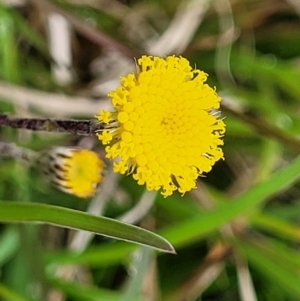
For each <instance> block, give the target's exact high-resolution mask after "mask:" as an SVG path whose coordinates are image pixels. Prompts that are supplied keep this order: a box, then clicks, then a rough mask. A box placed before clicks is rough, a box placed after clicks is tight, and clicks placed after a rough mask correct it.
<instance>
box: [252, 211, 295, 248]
mask: <svg viewBox="0 0 300 301" xmlns="http://www.w3.org/2000/svg"><path fill="white" fill-rule="evenodd" d="M251 222H252V223H253V224H254V225H255V226H256V227H259V228H261V229H263V230H266V231H268V232H271V233H274V234H275V235H278V236H281V237H282V238H284V239H292V240H294V241H298V242H299V241H300V228H299V227H297V226H295V225H293V224H290V223H288V222H286V221H284V220H282V219H279V218H278V217H275V216H271V215H266V214H258V215H254V216H253V217H252V218H251Z"/></svg>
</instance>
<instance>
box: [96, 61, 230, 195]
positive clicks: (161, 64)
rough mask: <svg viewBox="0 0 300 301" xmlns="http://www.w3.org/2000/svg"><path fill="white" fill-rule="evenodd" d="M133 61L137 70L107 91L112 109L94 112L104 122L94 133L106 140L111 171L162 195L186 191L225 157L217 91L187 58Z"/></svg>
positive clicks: (193, 186)
mask: <svg viewBox="0 0 300 301" xmlns="http://www.w3.org/2000/svg"><path fill="white" fill-rule="evenodd" d="M137 67H138V74H137V75H134V74H129V75H127V76H125V77H122V78H121V85H120V86H119V87H118V88H117V89H116V90H115V91H113V92H110V93H109V97H110V98H111V99H112V104H113V106H114V108H115V111H114V112H105V111H101V112H100V115H98V116H96V117H97V118H98V120H99V121H101V122H103V123H105V124H106V128H105V129H104V130H103V131H102V132H101V133H99V134H98V138H99V139H100V140H101V141H102V143H103V144H108V146H106V148H105V151H106V157H107V158H111V159H114V160H115V163H114V171H116V172H119V173H121V174H125V173H133V178H134V179H136V180H137V182H138V184H140V185H143V184H146V187H147V189H148V190H159V189H161V193H162V194H163V195H164V196H165V197H166V196H169V195H171V194H172V193H173V191H175V190H178V191H179V192H180V193H182V194H184V193H185V192H187V191H190V190H191V189H193V188H196V180H197V178H198V176H200V175H202V174H203V173H206V172H209V171H210V170H211V168H212V166H213V165H214V164H215V162H216V161H218V160H219V159H221V158H223V152H222V149H221V148H220V145H223V141H222V137H223V135H224V133H225V124H224V122H223V120H221V119H219V118H218V115H219V114H218V111H217V109H219V107H220V101H221V100H220V97H219V96H218V95H217V93H216V91H215V89H212V88H211V87H209V86H208V85H207V84H206V83H205V81H206V79H207V75H206V74H205V73H204V72H202V71H200V70H198V69H194V70H193V69H192V67H191V66H190V64H189V62H188V60H186V59H185V58H182V57H176V56H168V57H166V58H159V57H152V56H142V58H140V59H139V60H138V62H137ZM108 119H109V120H108Z"/></svg>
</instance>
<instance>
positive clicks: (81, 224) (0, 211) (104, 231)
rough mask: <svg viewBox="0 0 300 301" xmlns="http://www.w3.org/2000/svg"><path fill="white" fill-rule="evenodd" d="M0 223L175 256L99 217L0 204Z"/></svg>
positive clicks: (150, 238)
mask: <svg viewBox="0 0 300 301" xmlns="http://www.w3.org/2000/svg"><path fill="white" fill-rule="evenodd" d="M0 222H7V223H20V222H40V223H46V224H53V225H56V226H61V227H66V228H73V229H80V230H86V231H90V232H95V233H97V234H101V235H104V236H108V237H112V238H116V239H121V240H126V241H130V242H135V243H138V244H141V245H146V246H149V247H152V248H155V249H158V250H160V251H164V252H169V253H174V252H175V251H174V248H173V247H172V245H171V244H170V243H169V242H168V241H167V240H165V239H164V238H163V237H161V236H159V235H157V234H155V233H152V232H150V231H147V230H145V229H142V228H139V227H136V226H133V225H129V224H125V223H122V222H119V221H117V220H114V219H110V218H106V217H102V216H101V217H97V216H93V215H89V214H87V213H84V212H80V211H76V210H72V209H67V208H62V207H58V206H52V205H45V204H37V203H25V204H22V203H17V202H3V201H2V202H1V201H0Z"/></svg>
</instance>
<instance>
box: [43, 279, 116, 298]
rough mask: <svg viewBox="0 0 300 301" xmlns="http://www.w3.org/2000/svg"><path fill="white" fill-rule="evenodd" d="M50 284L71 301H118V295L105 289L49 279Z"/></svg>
mask: <svg viewBox="0 0 300 301" xmlns="http://www.w3.org/2000/svg"><path fill="white" fill-rule="evenodd" d="M49 281H50V283H51V284H52V285H53V286H54V287H56V288H58V289H60V290H61V291H63V292H64V293H65V294H66V295H67V296H70V297H72V300H78V301H94V300H105V301H118V300H119V298H120V294H119V293H117V292H115V291H109V290H107V289H99V288H97V287H94V286H90V285H82V284H79V283H74V282H69V281H65V280H63V279H59V278H50V279H49Z"/></svg>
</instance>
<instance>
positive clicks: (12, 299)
mask: <svg viewBox="0 0 300 301" xmlns="http://www.w3.org/2000/svg"><path fill="white" fill-rule="evenodd" d="M0 297H1V298H0V300H3V301H29V300H28V299H26V298H24V297H22V296H20V295H19V294H17V293H15V292H13V291H11V290H10V289H9V288H7V287H6V286H4V285H2V284H1V283H0ZM2 298H3V299H2Z"/></svg>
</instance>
